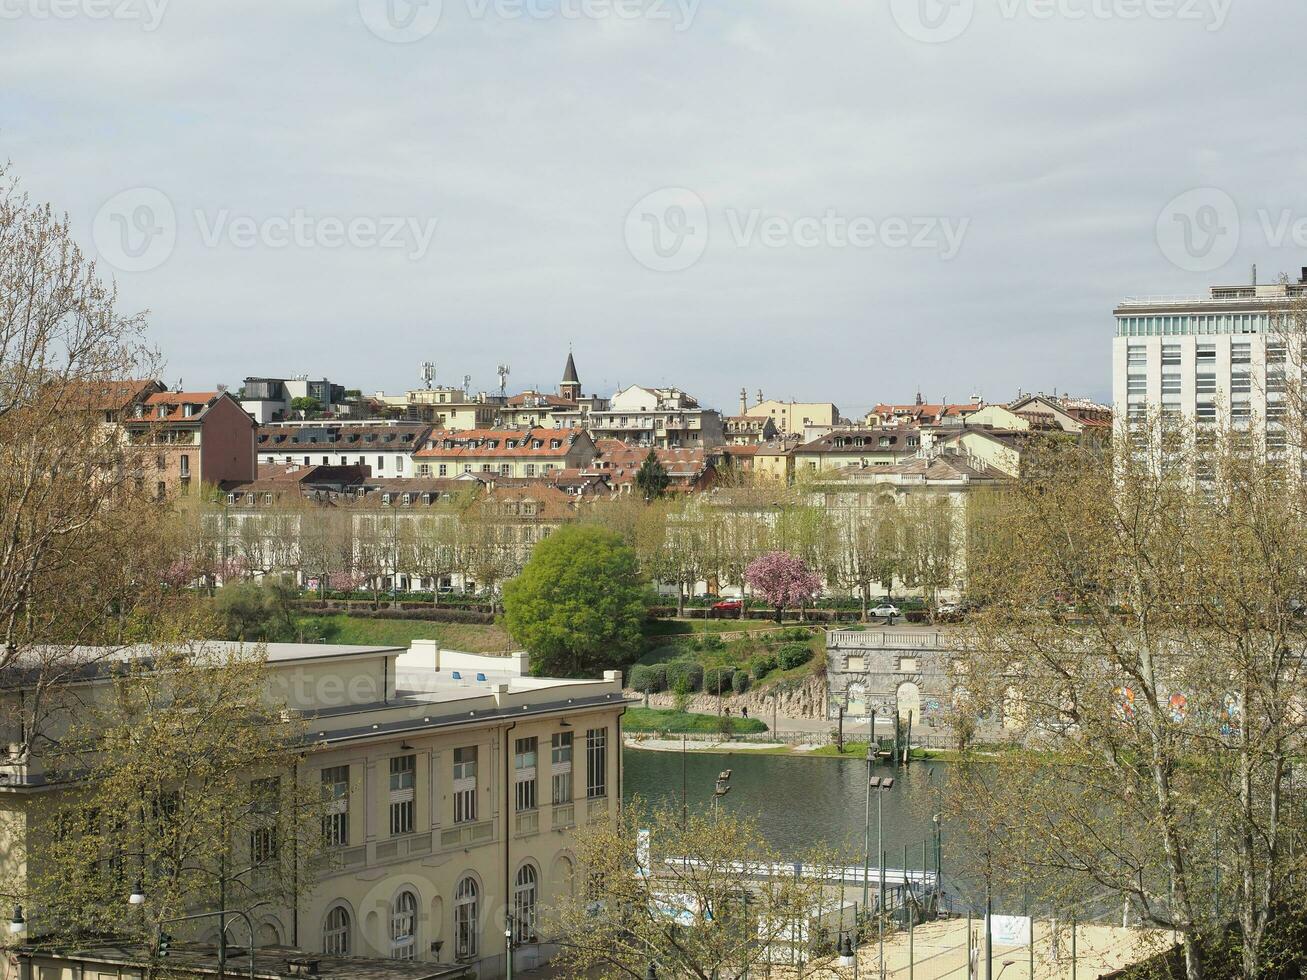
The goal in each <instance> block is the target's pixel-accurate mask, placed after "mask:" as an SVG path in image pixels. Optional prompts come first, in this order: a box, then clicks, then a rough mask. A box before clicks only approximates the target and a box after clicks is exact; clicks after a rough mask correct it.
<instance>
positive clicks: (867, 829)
mask: <svg viewBox="0 0 1307 980" xmlns="http://www.w3.org/2000/svg"><path fill="white" fill-rule="evenodd" d="M863 697H864V698H866V694H863ZM870 710H871V717H870V720H869V721H868V722H867V804H866V811H865V815H864V819H863V845H862V908H863V911H864V912H865V911H866V909H867V892H868V888H869V886H870V881H869V879H870V877H871V764H872V762H873V760H874V756H873V755H872V751H873V750H872V746H873V745H875V744H876V709H875V708H872V709H870Z"/></svg>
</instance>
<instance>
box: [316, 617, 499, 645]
mask: <svg viewBox="0 0 1307 980" xmlns="http://www.w3.org/2000/svg"><path fill="white" fill-rule="evenodd" d="M299 624H300V629H301V630H303V633H304V639H305V640H323V641H325V642H327V643H350V644H359V645H362V646H397V647H399V646H402V647H406V646H408V645H409V644H410V643H412V642H413V641H414V640H436V641H437V642H439V644H440V645H441V646H442V647H445V648H447V649H451V650H463V651H466V652H468V653H506V652H508V651H510V650H512V649H514V645H513V641H512V640H511V639H510V638H509V636H508V633H507V632H506V631H505V630H504V629H503V628H502V627H500V626H479V625H475V624H469V623H432V622H426V621H424V620H420V619H368V618H366V617H364V616H346V615H344V614H337V615H332V616H302V617H300V620H299Z"/></svg>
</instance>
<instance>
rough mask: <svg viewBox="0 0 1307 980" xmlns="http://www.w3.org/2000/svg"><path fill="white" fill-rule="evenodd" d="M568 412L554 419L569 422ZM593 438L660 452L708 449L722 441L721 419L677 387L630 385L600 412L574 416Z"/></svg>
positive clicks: (714, 410) (596, 410)
mask: <svg viewBox="0 0 1307 980" xmlns="http://www.w3.org/2000/svg"><path fill="white" fill-rule="evenodd" d="M569 417H570V416H569V413H566V412H564V413H560V414H559V415H556V416H555V419H556V420H557V421H560V422H563V421H564V420H567V419H569ZM576 421H577V423H578V424H583V425H584V426H585V427H586V429H587V430H588V431H589V432H590V434H591V435H592V436H594V438H595V439H620V440H621V441H622V442H629V443H632V444H634V445H637V446H657V447H660V448H662V449H672V448H676V447H690V446H701V447H704V448H708V449H712V448H716V447H717V446H720V445H722V444H723V443H724V442H725V441H726V434H725V431H724V428H723V426H722V417H721V414H720V413H719V412H717V410H716V409H711V408H703V407H701V406H700V405H699V402H698V400H697V399H695V398H694V397H692V396H690V395H687V394H686V393H685V392H683V391H681V390H680V389H679V388H643V387H641V386H640V385H631V386H630V387H627V388H623V389H622V390H621V391H619V392H617V393H616V394H615V395H613V397H612V398H611V399H610V400H609V404H608V407H607V408H606V409H604V410H599V409H594V410H591V411H589V412H588V413H585V415H584V419H582V417H581V415H580V413H578V415H577V417H576Z"/></svg>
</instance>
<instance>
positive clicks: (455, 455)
mask: <svg viewBox="0 0 1307 980" xmlns="http://www.w3.org/2000/svg"><path fill="white" fill-rule="evenodd" d="M595 455H596V452H595V444H594V440H593V439H591V438H590V436H589V435H588V434H587V433H586V432H585V430H584V429H544V428H537V429H474V430H471V431H467V432H439V431H436V432H432V433H431V434H430V435H429V436H428V438H427V445H426V447H425V448H423V449H420V450H419V451H418V452H417V453H415V454H414V457H413V462H414V464H415V465H416V467H417V475H419V476H434V477H445V476H450V477H456V476H461V475H463V474H464V473H493V474H496V475H498V476H510V477H525V478H533V477H541V476H546V475H548V474H550V473H553V472H554V471H556V470H565V469H582V468H584V467H586V466H588V465H589V464H590V462H591V461H592V460H593V459H594V458H595Z"/></svg>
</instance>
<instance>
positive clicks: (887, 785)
mask: <svg viewBox="0 0 1307 980" xmlns="http://www.w3.org/2000/svg"><path fill="white" fill-rule="evenodd" d="M867 786H868V787H869V788H870V789H874V790H875V791H876V853H877V854H879V855H880V885H879V888H878V891H877V895H876V925H877V928H878V930H879V949H880V952H879V954H878V956H877V958H878V959H879V960H880V975H881V976H882V977H884V976H885V847H884V843H883V841H882V838H881V828H882V822H881V816H882V813H883V809H884V808H883V806H882V800H883V797H882V796H881V794H882V793H883V792H884V791H885V790H888V789H893V788H894V777H893V776H872V777H871V778H870V779H869V780H868V781H867ZM903 873H904V874H905V875H906V874H907V869H906V868H904V870H903ZM904 880H905V881H906V878H905V879H904Z"/></svg>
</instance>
